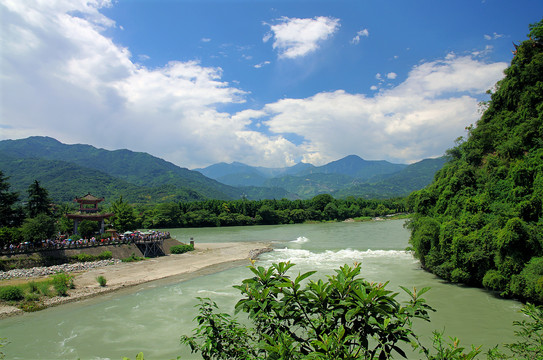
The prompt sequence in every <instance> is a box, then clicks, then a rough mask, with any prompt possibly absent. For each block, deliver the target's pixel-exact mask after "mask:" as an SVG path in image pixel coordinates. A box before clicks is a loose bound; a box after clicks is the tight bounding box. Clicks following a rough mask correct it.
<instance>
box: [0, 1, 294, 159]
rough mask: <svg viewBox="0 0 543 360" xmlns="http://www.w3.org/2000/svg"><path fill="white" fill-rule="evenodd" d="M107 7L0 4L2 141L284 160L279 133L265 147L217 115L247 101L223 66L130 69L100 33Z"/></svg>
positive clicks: (123, 53)
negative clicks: (37, 138) (40, 139)
mask: <svg viewBox="0 0 543 360" xmlns="http://www.w3.org/2000/svg"><path fill="white" fill-rule="evenodd" d="M108 5H109V3H108V2H107V1H98V0H96V1H88V0H81V1H55V2H48V1H45V2H43V1H36V2H32V1H25V2H20V1H6V2H4V3H3V4H1V5H0V8H1V9H0V10H1V11H2V12H3V16H2V18H3V21H2V23H1V25H0V26H1V28H0V29H1V34H0V36H2V39H1V40H2V44H3V45H2V47H3V49H2V52H1V53H0V57H1V58H0V60H1V61H0V75H1V78H2V87H3V88H4V89H9V91H4V92H3V94H2V97H1V100H0V101H1V104H0V105H1V106H0V123H1V124H0V126H1V127H2V131H1V135H0V137H1V138H2V139H7V138H22V137H26V136H31V135H47V136H52V137H55V138H57V139H59V140H60V141H63V142H66V143H91V144H93V145H95V146H100V147H104V148H109V149H118V148H129V149H133V150H138V151H147V152H150V153H151V154H153V155H156V156H160V157H163V158H165V159H167V160H170V161H173V162H175V163H177V164H179V165H182V166H187V167H192V166H199V165H202V164H209V162H210V161H225V160H232V159H233V158H234V159H235V158H236V155H237V154H238V152H237V151H239V149H240V148H250V149H251V152H252V153H254V154H255V157H259V156H261V157H262V158H263V159H271V157H273V156H277V154H281V149H284V148H285V146H286V145H288V144H286V145H285V140H284V139H282V138H281V137H280V136H276V137H273V138H269V139H267V140H266V141H264V140H262V139H261V138H260V137H259V136H258V134H254V133H253V132H251V131H250V130H248V129H247V128H246V126H247V121H246V120H244V119H243V118H241V117H235V116H234V117H233V116H230V114H228V113H224V112H220V111H218V110H217V106H219V105H221V104H232V103H243V102H244V101H245V100H244V97H245V95H246V93H245V92H244V91H242V90H240V89H237V88H235V87H232V86H231V85H230V84H228V83H226V82H224V81H222V80H221V78H222V69H220V68H217V67H204V66H202V65H201V64H200V63H198V62H196V61H188V62H179V61H172V62H170V63H168V64H166V65H164V66H163V67H158V68H153V69H149V68H146V67H144V66H141V65H139V64H137V63H134V62H133V61H132V60H131V54H130V51H129V50H128V49H127V48H124V47H122V46H119V45H117V44H115V43H114V42H113V41H112V40H111V39H109V38H107V37H106V36H105V35H104V34H103V32H104V30H105V29H107V28H109V27H112V26H115V23H114V22H113V21H112V20H110V19H108V18H107V17H105V16H103V15H102V14H101V13H100V12H99V10H100V8H101V7H103V6H108ZM52 49H54V50H52ZM259 144H265V145H266V147H267V149H259V148H257V146H258V145H259ZM274 144H275V145H274ZM271 148H275V149H276V150H275V153H274V152H272V151H271V150H270V149H271ZM283 152H288V151H286V150H284V151H283ZM211 159H213V160H211ZM273 160H275V161H277V162H284V161H288V159H287V160H285V158H280V159H273ZM270 161H272V160H270Z"/></svg>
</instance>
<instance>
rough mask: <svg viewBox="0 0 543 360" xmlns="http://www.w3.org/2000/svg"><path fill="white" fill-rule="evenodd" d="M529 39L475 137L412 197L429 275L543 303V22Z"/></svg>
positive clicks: (415, 238) (414, 239)
mask: <svg viewBox="0 0 543 360" xmlns="http://www.w3.org/2000/svg"><path fill="white" fill-rule="evenodd" d="M528 36H529V39H528V40H526V41H524V42H522V43H521V44H520V45H518V46H517V45H516V46H515V51H514V57H513V60H512V61H511V65H510V67H509V68H507V69H506V70H505V78H504V79H503V80H501V81H500V82H498V84H497V85H496V88H495V90H494V91H493V93H492V94H491V100H490V101H489V102H488V103H486V104H484V106H485V107H486V110H485V111H484V113H483V115H482V117H481V119H480V120H479V121H478V122H477V124H476V125H475V126H472V127H471V128H470V129H468V130H469V134H468V137H467V139H466V140H465V141H461V140H460V141H459V143H458V145H457V146H456V147H455V148H453V149H450V150H449V151H448V155H449V157H450V161H449V162H448V163H447V164H445V166H444V167H443V168H442V169H441V170H440V171H439V172H438V173H437V174H436V176H435V179H434V181H433V183H432V184H430V185H429V186H428V187H426V188H425V189H423V190H420V191H417V192H414V193H413V194H412V195H411V196H410V198H409V201H408V202H409V206H410V207H411V209H412V210H414V212H415V215H414V217H413V219H412V220H411V222H410V223H409V227H410V229H411V230H412V233H411V239H410V242H411V244H412V246H413V248H414V250H415V253H416V256H417V257H418V258H419V259H420V261H421V263H422V264H423V266H424V267H425V268H426V269H428V270H429V271H432V272H433V273H435V274H437V275H438V276H440V277H442V278H444V279H447V280H450V281H453V282H460V283H466V284H470V285H476V286H484V287H486V288H488V289H493V290H497V291H500V292H501V293H502V294H503V295H505V296H512V297H518V298H522V299H525V300H530V301H535V302H539V303H543V217H542V214H543V209H542V202H543V20H541V21H540V22H539V23H536V24H533V25H531V26H530V33H529V34H528Z"/></svg>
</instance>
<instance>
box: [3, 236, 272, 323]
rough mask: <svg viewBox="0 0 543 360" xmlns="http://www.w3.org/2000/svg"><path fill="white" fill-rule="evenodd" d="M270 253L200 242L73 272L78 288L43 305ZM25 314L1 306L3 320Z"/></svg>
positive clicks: (259, 246)
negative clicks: (189, 248)
mask: <svg viewBox="0 0 543 360" xmlns="http://www.w3.org/2000/svg"><path fill="white" fill-rule="evenodd" d="M267 251H271V248H270V247H269V244H267V243H263V242H244V243H207V244H204V243H202V244H198V243H197V244H195V249H194V251H191V252H187V253H184V254H178V255H168V256H163V257H157V258H152V259H148V260H145V261H139V262H131V263H119V264H115V265H109V266H104V267H100V268H95V269H91V270H88V271H84V272H79V273H73V275H75V277H74V285H75V288H74V289H69V290H68V296H55V297H52V298H47V299H45V301H44V304H43V305H44V307H51V306H57V305H61V304H64V303H68V302H73V301H78V300H82V299H87V298H90V297H94V296H99V295H103V294H106V293H110V292H112V291H116V290H119V289H124V288H127V287H130V286H135V285H140V284H143V283H146V282H149V281H154V280H160V279H164V278H168V277H172V276H177V275H183V274H189V273H193V272H197V271H200V270H203V269H205V268H209V267H212V266H216V265H220V264H227V263H231V262H236V261H240V260H245V259H247V260H249V259H254V258H256V257H258V255H259V254H261V253H262V252H267ZM98 276H103V277H105V278H106V280H107V285H106V286H104V287H101V286H100V285H99V284H98V282H97V280H96V278H97V277H98ZM22 313H23V311H22V310H20V309H19V308H17V307H14V306H9V305H0V318H3V317H8V316H14V315H18V314H22Z"/></svg>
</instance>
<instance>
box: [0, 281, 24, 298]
mask: <svg viewBox="0 0 543 360" xmlns="http://www.w3.org/2000/svg"><path fill="white" fill-rule="evenodd" d="M23 298H24V293H23V289H21V288H20V287H18V286H14V285H8V286H2V287H0V299H2V300H4V301H19V300H22V299H23Z"/></svg>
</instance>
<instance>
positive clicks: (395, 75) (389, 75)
mask: <svg viewBox="0 0 543 360" xmlns="http://www.w3.org/2000/svg"><path fill="white" fill-rule="evenodd" d="M396 77H398V74H396V73H395V72H389V73H388V74H387V79H390V80H394V79H396Z"/></svg>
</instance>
